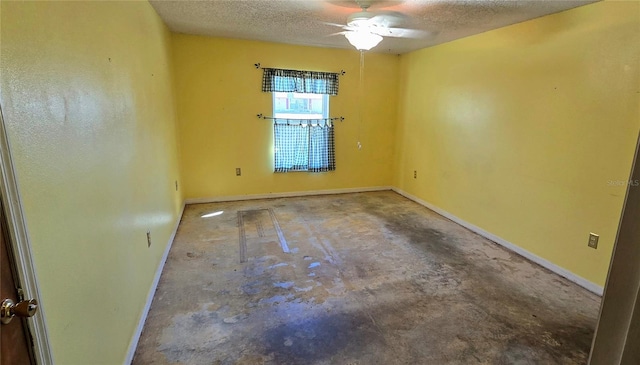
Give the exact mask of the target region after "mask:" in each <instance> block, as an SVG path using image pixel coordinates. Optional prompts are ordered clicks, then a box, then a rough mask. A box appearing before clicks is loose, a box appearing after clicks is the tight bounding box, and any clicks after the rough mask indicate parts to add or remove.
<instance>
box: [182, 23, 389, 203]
mask: <svg viewBox="0 0 640 365" xmlns="http://www.w3.org/2000/svg"><path fill="white" fill-rule="evenodd" d="M173 47H174V48H173V55H174V70H175V77H176V78H175V80H176V81H175V83H176V97H177V102H178V115H179V135H180V146H181V161H180V162H181V167H182V177H183V179H184V185H185V197H186V198H209V197H217V196H233V195H244V194H268V193H277V192H292V191H309V190H326V189H343V188H354V187H373V186H388V185H390V184H391V181H392V175H391V174H392V163H393V157H392V155H393V142H394V130H395V121H396V115H397V112H396V106H397V102H396V97H397V84H396V83H397V69H398V56H396V55H383V54H374V53H367V54H366V56H365V66H364V67H365V74H364V87H365V90H366V91H365V93H364V94H365V95H366V97H365V100H364V104H361V103H360V102H359V99H358V98H359V89H360V86H359V85H360V82H359V79H360V76H359V65H360V55H359V53H358V52H357V51H355V50H353V51H352V50H338V49H324V48H315V47H301V46H292V45H284V44H274V43H265V42H255V41H245V40H234V39H221V38H209V37H199V36H190V35H181V34H174V35H173ZM257 62H260V63H261V64H262V66H264V67H274V68H288V69H302V70H317V71H329V72H337V71H340V70H345V71H346V72H347V73H346V75H345V76H341V77H340V91H339V94H338V96H335V97H330V102H329V112H330V115H331V116H344V117H345V118H346V119H345V121H344V122H342V123H340V122H337V124H336V129H335V139H336V166H337V168H336V171H334V172H329V173H320V174H312V173H300V172H294V173H286V174H281V173H278V174H275V173H273V126H272V122H270V121H267V120H262V119H258V118H256V114H258V113H263V114H264V115H272V113H273V111H272V99H271V93H263V92H262V91H261V85H262V84H261V83H262V70H257V69H255V67H254V66H253V64H254V63H257ZM361 105H365V108H364V113H363V118H362V122H361V118H360V115H361ZM358 140H360V141H361V143H362V149H361V150H358V148H357V142H358ZM236 167H240V168H242V176H240V177H236V176H235V168H236Z"/></svg>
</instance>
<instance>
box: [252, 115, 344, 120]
mask: <svg viewBox="0 0 640 365" xmlns="http://www.w3.org/2000/svg"><path fill="white" fill-rule="evenodd" d="M256 116H257V117H258V119H270V120H275V119H280V120H300V121H306V120H310V121H314V120H316V121H321V120H322V121H334V120H339V121H341V122H342V121H344V117H334V118H314V119H300V118H274V117H267V116H265V115H263V114H262V113H260V114H256Z"/></svg>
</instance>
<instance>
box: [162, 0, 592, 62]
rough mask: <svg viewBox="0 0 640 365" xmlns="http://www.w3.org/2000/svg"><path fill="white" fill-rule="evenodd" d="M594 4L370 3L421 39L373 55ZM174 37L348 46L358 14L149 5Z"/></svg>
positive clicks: (302, 1)
mask: <svg viewBox="0 0 640 365" xmlns="http://www.w3.org/2000/svg"><path fill="white" fill-rule="evenodd" d="M595 1H596V0H587V1H582V0H571V1H565V0H535V1H521V0H475V1H470V0H466V1H462V0H404V1H399V0H396V1H386V0H380V1H375V0H373V1H369V2H371V3H372V5H371V7H370V9H369V11H372V12H376V11H394V12H399V13H401V14H403V15H404V16H405V17H404V20H403V21H402V22H401V24H398V25H396V26H397V27H402V28H410V29H418V30H422V31H424V32H425V33H424V35H423V36H422V37H421V38H391V37H385V39H384V40H383V41H382V42H381V43H380V44H379V45H378V46H377V47H375V48H374V49H373V50H372V51H375V52H387V53H398V54H400V53H405V52H410V51H413V50H416V49H420V48H425V47H430V46H433V45H436V44H440V43H444V42H448V41H451V40H454V39H458V38H462V37H466V36H469V35H473V34H478V33H482V32H486V31H488V30H491V29H496V28H500V27H504V26H506V25H509V24H514V23H519V22H522V21H525V20H529V19H533V18H537V17H540V16H544V15H547V14H552V13H556V12H560V11H563V10H567V9H571V8H574V7H577V6H581V5H585V4H588V3H592V2H595ZM150 2H151V5H152V6H153V7H154V8H155V9H156V11H157V12H158V14H159V15H160V17H161V18H162V19H163V20H164V22H165V23H166V24H167V25H168V26H169V28H170V29H171V30H172V31H174V32H178V33H187V34H199V35H208V36H216V37H226V38H240V39H252V40H261V41H268V42H278V43H289V44H299V45H309V46H320V47H332V48H349V49H352V48H353V47H352V46H351V45H350V44H349V43H348V42H347V40H346V39H345V37H344V36H342V35H331V34H333V33H336V32H340V31H341V30H342V29H341V28H339V27H337V26H335V25H329V24H326V23H336V24H345V23H346V21H347V17H348V16H349V14H352V13H354V12H358V11H359V10H360V8H359V6H358V5H357V3H356V1H355V0H351V1H346V0H345V1H342V0H208V1H202V0H201V1H194V0H181V1H166V0H150Z"/></svg>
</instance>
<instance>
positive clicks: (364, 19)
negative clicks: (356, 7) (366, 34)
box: [347, 11, 375, 27]
mask: <svg viewBox="0 0 640 365" xmlns="http://www.w3.org/2000/svg"><path fill="white" fill-rule="evenodd" d="M374 16H375V14H372V13H370V12H368V11H360V12H357V13H353V14H351V15H349V17H348V18H347V25H348V26H350V27H358V26H366V25H368V23H369V20H370V19H371V18H373V17H374Z"/></svg>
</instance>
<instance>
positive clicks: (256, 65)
mask: <svg viewBox="0 0 640 365" xmlns="http://www.w3.org/2000/svg"><path fill="white" fill-rule="evenodd" d="M253 66H255V68H256V69H258V68H264V67H262V66H260V62H258V63H254V64H253ZM334 73H337V74H339V75H342V76H344V75H345V74H346V73H347V71H345V70H340V72H334Z"/></svg>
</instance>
